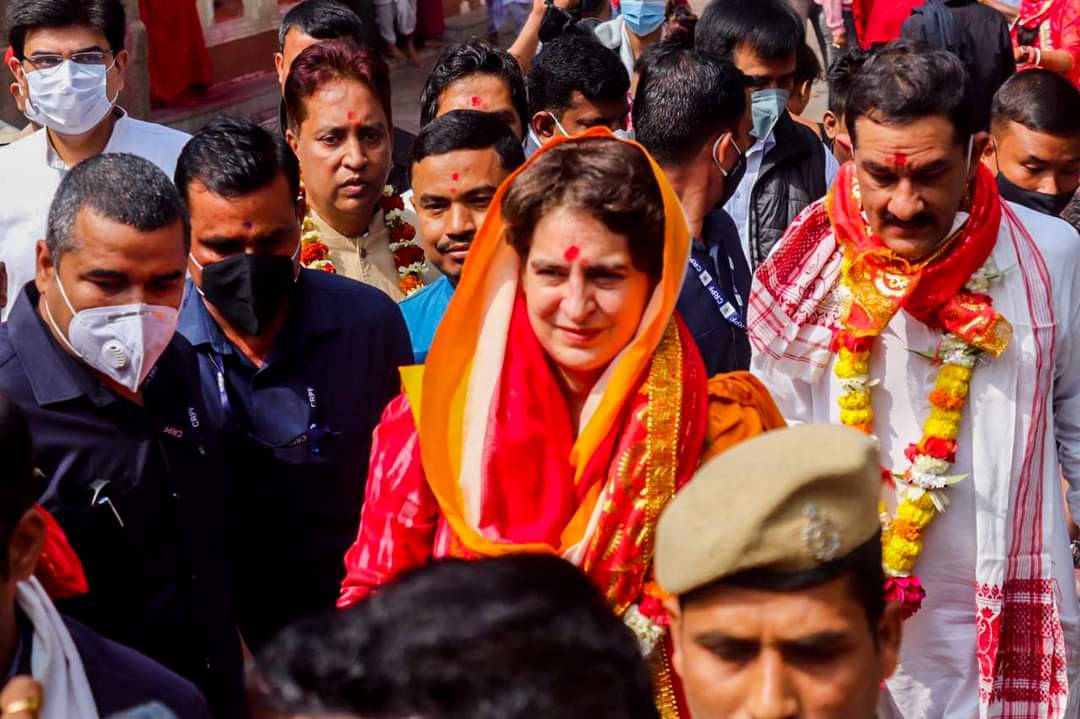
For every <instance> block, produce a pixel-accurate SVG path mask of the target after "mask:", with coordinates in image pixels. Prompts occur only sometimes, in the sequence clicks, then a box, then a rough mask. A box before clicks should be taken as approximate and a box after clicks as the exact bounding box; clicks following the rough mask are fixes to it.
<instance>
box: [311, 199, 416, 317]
mask: <svg viewBox="0 0 1080 719" xmlns="http://www.w3.org/2000/svg"><path fill="white" fill-rule="evenodd" d="M379 208H380V209H382V212H383V224H384V225H385V226H386V229H387V231H388V233H389V235H390V252H391V253H393V255H394V266H395V267H396V268H397V271H398V288H399V289H400V290H401V292H402V294H404V295H405V296H406V297H408V296H409V295H411V294H413V293H414V292H417V291H419V290H420V289H422V288H423V287H424V271H425V269H426V264H427V260H426V259H425V258H424V249H423V248H422V247H420V245H419V244H418V243H417V242H416V228H415V227H413V226H412V225H411V224H410V223H409V221H408V220H407V219H405V218H406V215H405V202H404V201H403V200H402V199H401V196H400V195H398V194H396V193H395V192H394V188H392V187H391V186H390V185H387V186H386V187H384V188H383V194H382V197H380V198H379ZM329 255H330V248H329V247H327V246H326V243H324V242H323V241H322V234H321V233H320V232H319V228H318V226H317V225H316V224H315V221H314V219H312V217H311V213H310V212H308V214H307V216H306V217H304V224H303V227H302V232H301V235H300V264H301V265H303V266H304V267H306V268H308V269H312V270H322V271H324V272H334V273H336V272H337V268H336V267H335V266H334V263H333V262H331V261H330V260H329V259H328V257H329Z"/></svg>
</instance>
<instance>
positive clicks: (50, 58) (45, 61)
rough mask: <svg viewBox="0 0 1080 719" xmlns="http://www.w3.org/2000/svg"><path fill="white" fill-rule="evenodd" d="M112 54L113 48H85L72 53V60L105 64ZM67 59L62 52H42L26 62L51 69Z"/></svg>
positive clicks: (78, 63) (77, 62) (39, 67)
mask: <svg viewBox="0 0 1080 719" xmlns="http://www.w3.org/2000/svg"><path fill="white" fill-rule="evenodd" d="M110 54H112V51H111V50H83V51H82V52H73V53H71V56H70V60H71V61H72V62H73V63H75V64H76V65H104V64H106V60H108V56H109V55H110ZM67 59H69V58H66V57H64V56H63V55H61V54H60V53H55V52H42V53H35V54H33V55H31V56H30V57H28V58H26V62H28V63H30V64H31V65H33V66H34V69H35V70H49V69H51V68H54V67H56V66H57V65H59V64H60V63H62V62H64V60H67Z"/></svg>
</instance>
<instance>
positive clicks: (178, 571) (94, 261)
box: [0, 153, 242, 716]
mask: <svg viewBox="0 0 1080 719" xmlns="http://www.w3.org/2000/svg"><path fill="white" fill-rule="evenodd" d="M44 237H45V239H44V240H42V241H39V242H37V243H36V245H35V248H36V277H35V280H34V282H31V283H27V284H26V286H25V287H23V288H22V290H21V291H20V292H19V293H18V295H16V297H15V298H14V301H13V304H12V308H11V312H10V313H9V315H8V320H7V322H5V323H4V324H3V325H0V394H3V395H4V396H6V397H8V398H10V399H11V400H13V401H15V402H16V403H17V404H18V405H19V406H20V408H21V409H22V410H23V412H24V413H25V415H26V417H27V420H28V422H29V425H30V430H31V433H32V435H33V444H34V465H35V466H36V467H37V468H38V469H40V470H41V471H42V473H43V474H44V479H43V481H42V483H41V487H40V490H39V491H40V492H41V494H40V498H39V499H38V501H39V502H40V503H41V504H42V505H44V506H45V508H46V509H48V510H49V511H50V512H51V513H52V514H53V516H54V517H55V518H56V520H57V522H59V523H60V526H61V527H62V528H63V529H64V531H65V533H66V534H67V537H68V539H69V540H70V542H71V545H72V547H73V548H74V549H75V552H76V553H77V554H78V556H79V558H80V559H81V560H82V564H83V567H84V568H85V571H86V576H87V582H88V584H89V587H90V591H89V593H88V594H85V595H83V596H78V597H74V598H70V599H66V600H64V601H63V602H59V603H58V606H59V608H60V610H61V611H63V612H65V613H67V614H69V615H71V616H73V617H74V618H75V619H77V620H79V621H81V622H83V623H85V624H86V625H88V626H89V627H91V628H92V629H94V630H95V631H96V632H98V633H99V634H102V635H104V636H105V637H107V638H109V639H112V640H113V641H117V642H120V643H122V644H126V645H129V646H131V647H133V648H135V649H137V650H139V651H141V652H143V653H145V654H147V655H148V656H150V657H151V658H153V659H155V660H157V661H158V662H160V663H162V664H164V665H165V666H167V667H168V668H169V669H172V670H173V671H175V672H176V673H178V674H180V675H182V676H184V677H185V678H187V679H188V680H190V681H192V682H194V683H195V684H196V685H197V686H199V688H200V689H202V691H203V692H204V693H205V695H206V697H207V699H208V701H209V703H210V706H211V708H212V709H213V712H214V714H215V715H216V716H239V715H240V714H239V712H241V711H242V709H241V706H242V686H241V683H242V682H241V663H242V659H241V653H240V644H239V641H238V639H237V633H236V627H235V623H234V622H233V614H232V600H231V596H230V582H229V577H228V572H227V566H226V563H225V561H224V557H223V556H222V554H221V546H222V545H223V543H224V541H225V513H224V510H225V495H224V484H225V471H224V464H223V462H222V453H221V449H220V444H219V441H218V439H217V437H216V436H215V434H213V433H212V432H210V431H209V430H210V425H209V423H208V422H207V421H206V420H207V412H206V411H205V409H204V405H203V402H202V400H201V394H200V390H199V386H200V385H199V376H198V370H197V365H196V359H195V355H194V352H193V351H192V349H191V346H190V345H189V344H188V343H187V342H186V341H185V340H184V339H183V338H182V337H180V336H179V335H177V334H176V327H177V317H178V311H179V308H180V304H181V301H182V298H183V294H184V274H185V269H186V266H187V263H186V257H187V244H188V220H187V212H186V210H185V209H184V204H183V200H182V199H181V198H180V193H179V192H178V191H177V189H176V187H175V186H174V185H173V183H172V182H171V181H170V180H169V178H168V177H167V176H166V175H165V173H163V172H162V171H161V170H160V169H158V168H157V167H155V166H154V165H153V163H151V162H149V161H147V160H144V159H142V158H140V157H135V156H133V155H128V154H112V153H109V154H104V155H98V156H96V157H92V158H89V159H87V160H84V161H83V162H81V163H79V164H78V165H77V166H76V167H75V168H73V169H72V170H71V172H69V173H67V175H66V176H65V178H64V180H63V182H61V183H60V187H59V188H58V189H57V192H56V198H55V200H54V201H53V204H52V206H51V208H50V211H49V218H48V226H47V230H46V232H45V234H44ZM36 659H37V653H36V651H35V660H36ZM61 698H62V697H61ZM68 709H69V710H71V709H72V708H71V707H68ZM76 713H77V712H76ZM72 716H74V714H72Z"/></svg>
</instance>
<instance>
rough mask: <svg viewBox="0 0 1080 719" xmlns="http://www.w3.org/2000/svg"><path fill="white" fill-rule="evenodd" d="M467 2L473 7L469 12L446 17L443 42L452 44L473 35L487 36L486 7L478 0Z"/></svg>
mask: <svg viewBox="0 0 1080 719" xmlns="http://www.w3.org/2000/svg"><path fill="white" fill-rule="evenodd" d="M469 4H470V6H472V8H473V9H471V10H470V11H469V12H467V13H462V14H460V15H452V16H450V17H448V18H446V30H445V31H444V32H443V42H446V43H448V44H453V43H459V42H465V41H467V40H469V39H470V38H473V37H476V38H481V39H486V38H487V34H488V32H487V7H486V6H485V5H483V4H481V3H480V2H479V1H478V0H469Z"/></svg>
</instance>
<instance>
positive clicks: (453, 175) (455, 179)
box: [450, 172, 461, 182]
mask: <svg viewBox="0 0 1080 719" xmlns="http://www.w3.org/2000/svg"><path fill="white" fill-rule="evenodd" d="M459 177H461V175H459V174H458V173H456V172H455V173H454V174H452V175H450V179H451V180H453V181H454V182H457V181H458V178H459Z"/></svg>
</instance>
